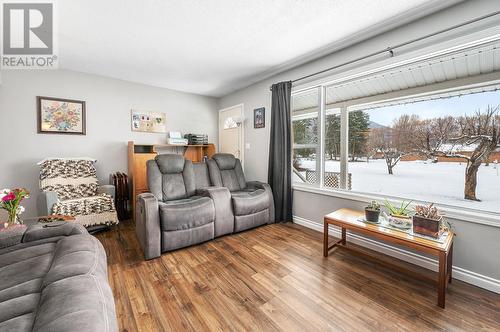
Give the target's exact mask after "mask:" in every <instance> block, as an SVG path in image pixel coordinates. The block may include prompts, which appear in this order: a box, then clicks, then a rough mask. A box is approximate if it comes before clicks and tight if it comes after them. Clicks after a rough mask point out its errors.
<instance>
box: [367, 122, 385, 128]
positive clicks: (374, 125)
mask: <svg viewBox="0 0 500 332" xmlns="http://www.w3.org/2000/svg"><path fill="white" fill-rule="evenodd" d="M384 127H385V126H383V125H381V124H380V123H376V122H373V121H370V123H369V124H368V128H370V129H375V128H384Z"/></svg>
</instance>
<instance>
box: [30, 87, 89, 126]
mask: <svg viewBox="0 0 500 332" xmlns="http://www.w3.org/2000/svg"><path fill="white" fill-rule="evenodd" d="M36 99H37V109H38V133H39V134H71V135H85V133H86V128H85V102H84V101H81V100H71V99H61V98H52V97H41V96H38V97H36Z"/></svg>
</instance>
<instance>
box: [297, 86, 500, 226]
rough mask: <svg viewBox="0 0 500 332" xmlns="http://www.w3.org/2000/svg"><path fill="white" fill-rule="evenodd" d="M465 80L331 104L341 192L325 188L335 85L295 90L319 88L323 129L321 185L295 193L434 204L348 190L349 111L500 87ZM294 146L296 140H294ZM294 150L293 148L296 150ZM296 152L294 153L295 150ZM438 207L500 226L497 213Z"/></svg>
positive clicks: (304, 185)
mask: <svg viewBox="0 0 500 332" xmlns="http://www.w3.org/2000/svg"><path fill="white" fill-rule="evenodd" d="M464 81H465V82H466V81H469V80H459V82H458V83H462V84H453V83H454V82H453V81H446V82H441V83H435V84H430V85H426V86H424V87H418V88H410V89H407V90H400V91H396V92H393V93H388V94H383V95H375V96H370V97H366V98H360V99H356V100H350V101H345V102H339V103H333V104H330V105H328V109H332V108H338V109H340V117H341V119H340V123H341V126H340V131H341V135H340V173H341V184H340V187H341V188H340V189H335V188H330V187H325V186H324V177H325V174H324V170H325V155H324V152H325V139H324V138H325V117H326V111H327V105H326V89H327V88H328V87H332V86H334V85H332V84H328V83H325V84H320V85H316V86H312V87H308V88H307V89H297V90H295V91H293V90H292V96H293V95H295V94H299V93H301V92H304V91H307V90H310V89H314V88H318V89H319V91H320V102H321V104H320V110H319V112H320V114H319V117H318V121H319V127H320V128H321V129H320V130H319V132H318V139H319V145H320V148H319V151H320V158H316V159H317V162H318V160H319V161H320V166H319V170H320V174H319V176H320V181H319V185H318V184H308V183H300V182H296V181H294V182H292V188H293V189H294V190H299V191H305V192H312V193H316V194H325V195H327V196H333V197H338V198H344V199H349V200H354V201H359V202H365V203H369V202H370V201H371V200H374V199H377V200H380V199H384V198H387V199H389V200H390V201H393V202H396V203H398V202H399V203H400V202H402V201H403V200H408V199H410V200H412V201H413V202H414V203H421V204H426V203H427V204H429V203H430V202H426V201H420V200H415V199H412V198H408V197H403V196H390V195H379V194H373V193H368V192H362V191H356V190H347V189H346V188H347V181H348V180H347V178H348V162H349V158H348V153H349V152H348V142H349V139H348V138H349V122H348V121H349V112H350V111H354V110H365V109H371V108H374V106H378V107H380V106H382V105H383V106H386V105H389V104H405V103H412V102H415V101H412V100H417V99H419V98H422V97H426V98H429V99H437V98H444V97H440V95H443V94H445V93H447V94H449V93H450V92H453V93H457V95H459V94H460V93H461V92H463V94H469V93H470V92H469V93H466V92H465V91H470V89H471V87H474V88H486V87H489V86H493V85H495V86H498V85H499V81H482V82H479V83H478V82H468V83H469V84H463V83H464ZM292 144H293V141H292ZM292 150H293V149H292ZM292 153H293V151H292ZM436 206H438V207H439V208H440V209H441V210H442V211H443V212H444V213H445V214H446V216H447V217H449V218H452V219H459V220H465V221H470V222H474V223H479V224H484V225H489V226H495V227H500V213H495V212H491V211H481V210H478V209H472V208H467V207H462V206H456V205H450V204H444V203H436Z"/></svg>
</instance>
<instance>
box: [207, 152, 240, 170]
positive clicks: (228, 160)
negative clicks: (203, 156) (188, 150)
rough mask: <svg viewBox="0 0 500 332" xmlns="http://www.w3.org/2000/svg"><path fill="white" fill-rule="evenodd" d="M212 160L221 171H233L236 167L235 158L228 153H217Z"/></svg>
mask: <svg viewBox="0 0 500 332" xmlns="http://www.w3.org/2000/svg"><path fill="white" fill-rule="evenodd" d="M212 159H213V160H215V162H216V163H217V166H218V167H219V169H220V170H221V171H223V170H226V169H234V166H235V165H236V157H235V156H233V155H232V154H230V153H217V154H214V155H213V156H212Z"/></svg>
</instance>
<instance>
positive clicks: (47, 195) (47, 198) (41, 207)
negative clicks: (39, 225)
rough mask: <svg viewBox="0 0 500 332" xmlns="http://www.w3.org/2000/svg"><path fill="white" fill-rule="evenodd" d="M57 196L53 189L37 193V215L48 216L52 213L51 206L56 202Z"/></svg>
mask: <svg viewBox="0 0 500 332" xmlns="http://www.w3.org/2000/svg"><path fill="white" fill-rule="evenodd" d="M58 200H59V198H58V197H57V192H55V191H42V192H41V193H39V194H38V197H37V201H36V207H37V211H38V215H39V216H48V215H49V214H52V207H53V206H54V204H56V203H57V201H58Z"/></svg>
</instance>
